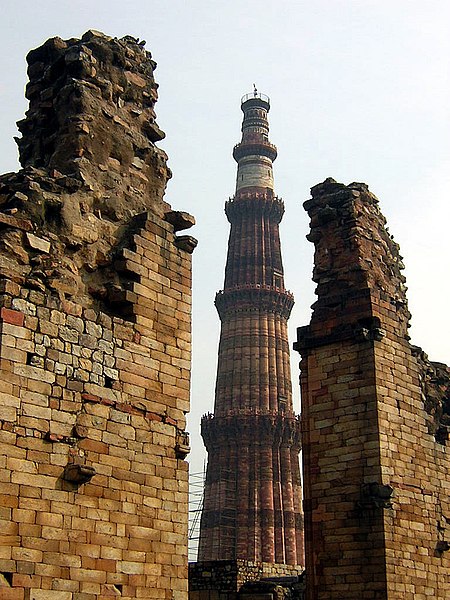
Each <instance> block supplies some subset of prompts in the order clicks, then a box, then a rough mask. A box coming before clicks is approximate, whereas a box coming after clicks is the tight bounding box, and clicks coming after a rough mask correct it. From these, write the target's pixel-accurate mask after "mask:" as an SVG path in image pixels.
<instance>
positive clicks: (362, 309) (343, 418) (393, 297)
mask: <svg viewBox="0 0 450 600" xmlns="http://www.w3.org/2000/svg"><path fill="white" fill-rule="evenodd" d="M311 191H312V198H311V199H310V200H308V201H307V202H306V203H305V205H304V206H305V209H306V210H307V211H308V213H309V216H310V218H311V231H310V233H309V235H308V236H307V237H308V239H309V240H310V241H312V242H314V244H315V260H314V264H315V266H314V276H313V278H314V281H315V282H316V283H317V289H316V293H317V296H318V298H317V302H316V303H315V304H314V305H313V315H312V319H311V323H310V325H309V326H307V327H301V328H299V330H298V341H297V343H296V346H295V347H296V349H297V350H299V351H300V352H301V355H302V361H301V371H302V374H301V387H302V448H303V467H304V513H305V546H306V597H307V598H308V600H313V599H314V600H319V599H320V600H335V599H336V598H338V597H339V598H346V600H357V599H358V600H360V599H362V598H374V599H375V598H376V599H380V600H381V599H389V600H393V599H398V598H402V600H412V599H413V598H414V600H417V599H422V600H425V598H430V597H433V598H438V599H442V600H443V599H444V598H446V597H447V596H448V586H449V579H448V577H449V576H448V573H449V572H450V571H449V568H450V552H449V548H450V502H449V484H448V480H449V475H450V456H449V450H448V426H449V424H450V423H449V403H450V385H449V383H450V371H449V369H448V367H446V366H445V365H443V364H441V363H431V362H430V361H429V360H428V358H427V357H426V355H425V354H424V353H423V352H422V351H421V350H420V349H418V348H416V347H414V346H411V344H410V343H409V336H408V325H409V318H410V315H409V312H408V307H407V302H406V295H405V291H406V288H405V278H404V277H403V275H402V274H401V270H402V268H403V264H402V258H401V256H400V255H399V249H398V246H397V244H396V243H395V242H394V241H393V239H392V236H391V235H390V234H389V232H388V230H387V228H386V227H385V224H386V221H385V219H384V217H383V216H382V214H381V212H380V210H379V208H378V200H377V199H376V197H375V196H374V195H373V194H372V193H371V192H370V191H369V190H368V188H367V186H366V185H365V184H360V183H353V184H350V185H348V186H345V185H343V184H339V183H336V182H335V181H334V180H332V179H327V180H326V181H324V182H323V183H322V184H320V185H317V186H315V187H314V188H312V190H311Z"/></svg>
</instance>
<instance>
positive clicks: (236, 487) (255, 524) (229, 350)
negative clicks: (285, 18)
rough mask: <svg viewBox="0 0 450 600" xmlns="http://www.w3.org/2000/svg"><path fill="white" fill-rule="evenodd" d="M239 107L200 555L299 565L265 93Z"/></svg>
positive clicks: (294, 440) (279, 206) (287, 307)
mask: <svg viewBox="0 0 450 600" xmlns="http://www.w3.org/2000/svg"><path fill="white" fill-rule="evenodd" d="M241 108H242V111H243V113H244V120H243V123H242V141H241V142H240V143H239V144H237V145H236V146H235V147H234V150H233V157H234V159H235V160H236V161H237V163H238V169H237V182H236V193H235V195H234V197H233V198H232V199H231V200H229V201H228V202H227V203H226V205H225V212H226V215H227V218H228V220H229V222H230V223H231V231H230V237H229V242H228V257H227V264H226V269H225V283H224V289H223V291H220V292H218V294H217V295H216V300H215V304H216V307H217V311H218V313H219V317H220V320H221V324H222V329H221V335H220V344H219V360H218V369H217V382H216V396H215V405H214V414H208V415H205V416H204V417H203V419H202V437H203V440H204V442H205V445H206V448H207V450H208V469H207V474H206V483H205V496H204V505H203V512H202V519H201V528H200V543H199V556H198V558H199V560H200V561H206V560H225V559H236V558H238V559H244V560H249V561H263V562H269V563H281V564H288V565H301V564H303V525H302V514H301V482H300V470H299V459H298V454H299V450H300V425H299V420H298V418H297V417H296V415H295V414H294V412H293V408H292V386H291V373H290V365H289V344H288V335H287V321H288V318H289V315H290V312H291V309H292V306H293V304H294V299H293V296H292V294H291V293H290V292H288V291H287V290H286V289H285V287H284V278H283V264H282V260H281V247H280V237H279V229H278V226H279V223H280V221H281V218H282V216H283V213H284V204H283V202H282V200H281V199H280V198H278V197H277V196H275V194H274V191H273V173H272V162H273V161H274V160H275V158H276V156H277V149H276V147H275V146H274V145H273V144H271V143H270V141H269V137H268V133H269V124H268V120H267V113H268V111H269V108H270V103H269V98H268V97H267V96H265V95H263V94H259V93H258V92H257V90H256V89H255V91H254V92H253V93H252V94H248V95H247V96H244V98H243V99H242V106H241Z"/></svg>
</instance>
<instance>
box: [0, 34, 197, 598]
mask: <svg viewBox="0 0 450 600" xmlns="http://www.w3.org/2000/svg"><path fill="white" fill-rule="evenodd" d="M27 60H28V74H29V78H30V81H29V83H28V85H27V89H26V96H27V98H28V99H29V101H30V106H29V110H28V112H27V115H26V118H25V119H24V120H23V121H21V122H20V123H19V129H20V131H21V133H22V137H21V139H19V140H18V145H19V150H20V160H21V164H22V167H23V168H22V169H21V170H20V171H19V172H18V173H11V174H7V175H3V176H2V177H1V178H0V286H1V295H0V335H1V337H0V344H1V363H0V382H1V392H0V405H1V406H0V442H1V458H0V461H1V462H0V466H1V469H0V475H1V487H0V517H1V520H0V533H1V548H0V596H1V597H2V598H4V599H11V600H22V599H24V600H27V599H30V600H31V599H33V600H44V599H45V600H53V599H54V600H69V599H70V600H72V599H73V600H88V599H90V598H100V597H102V598H103V597H110V596H121V597H126V598H139V597H145V598H180V599H181V598H182V599H185V598H186V597H187V493H188V489H187V488H188V477H187V471H188V469H187V463H186V461H185V460H184V459H185V457H186V455H187V453H188V452H189V446H188V438H187V434H186V431H185V415H186V412H187V411H188V408H189V377H190V350H191V346H190V344H191V332H190V311H191V253H192V251H193V249H194V247H195V245H196V241H195V240H194V239H193V238H192V237H190V236H187V235H178V234H177V232H179V231H181V230H183V229H187V228H189V227H190V226H191V225H193V223H194V220H193V218H192V217H191V216H190V215H188V214H187V213H180V212H174V211H172V210H171V208H170V206H169V205H168V204H167V203H165V202H164V201H163V194H164V190H165V187H166V183H167V180H168V178H169V177H170V171H169V169H168V168H167V165H166V158H167V157H166V155H165V153H164V152H163V151H162V150H160V149H158V148H157V146H156V145H155V143H156V142H158V141H159V140H161V139H162V138H163V137H164V134H163V133H162V131H161V130H160V129H159V127H158V125H157V124H156V122H155V112H154V104H155V101H156V98H157V85H156V83H155V81H154V78H153V71H154V68H155V66H156V65H155V63H154V62H153V61H152V59H151V56H150V54H149V53H148V52H147V51H146V50H145V49H144V47H143V44H140V43H139V42H138V40H136V39H133V38H131V37H125V38H123V39H120V40H118V39H112V38H109V37H107V36H105V35H103V34H100V33H98V32H94V31H89V32H87V33H86V34H85V35H84V36H83V37H82V38H81V39H80V40H78V39H71V40H66V41H63V40H62V39H60V38H54V39H51V40H49V41H48V42H46V43H45V44H44V45H43V46H41V47H40V48H37V49H36V50H33V51H32V52H30V54H29V55H28V57H27Z"/></svg>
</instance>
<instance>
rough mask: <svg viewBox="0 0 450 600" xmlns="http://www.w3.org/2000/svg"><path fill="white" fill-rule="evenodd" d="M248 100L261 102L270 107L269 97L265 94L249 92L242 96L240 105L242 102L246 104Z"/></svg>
mask: <svg viewBox="0 0 450 600" xmlns="http://www.w3.org/2000/svg"><path fill="white" fill-rule="evenodd" d="M248 100H262V101H263V102H266V103H267V104H268V105H269V106H270V98H269V96H266V94H260V93H259V92H256V91H254V92H251V93H250V94H245V96H242V98H241V104H244V102H247V101H248Z"/></svg>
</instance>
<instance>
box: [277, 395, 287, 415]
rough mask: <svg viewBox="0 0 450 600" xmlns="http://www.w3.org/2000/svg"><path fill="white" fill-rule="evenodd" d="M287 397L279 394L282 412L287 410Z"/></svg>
mask: <svg viewBox="0 0 450 600" xmlns="http://www.w3.org/2000/svg"><path fill="white" fill-rule="evenodd" d="M286 405H287V398H286V396H278V410H279V412H280V413H282V414H283V413H285V412H286Z"/></svg>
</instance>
